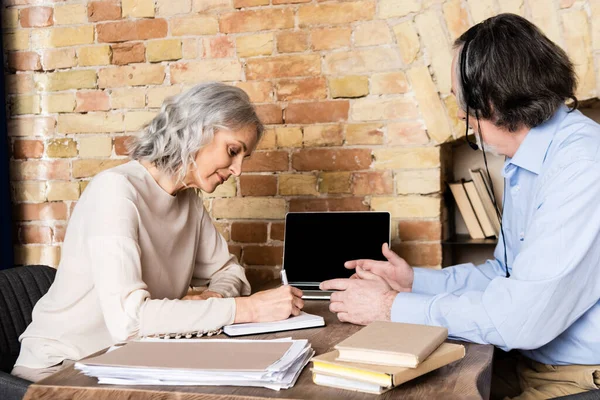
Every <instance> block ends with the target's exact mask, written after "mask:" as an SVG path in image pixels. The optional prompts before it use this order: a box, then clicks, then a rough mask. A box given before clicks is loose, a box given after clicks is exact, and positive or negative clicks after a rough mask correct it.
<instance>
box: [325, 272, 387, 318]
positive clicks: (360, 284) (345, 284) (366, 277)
mask: <svg viewBox="0 0 600 400" xmlns="http://www.w3.org/2000/svg"><path fill="white" fill-rule="evenodd" d="M356 275H357V277H358V279H331V280H329V281H325V282H322V283H321V285H320V286H319V287H320V288H321V289H322V290H339V292H334V293H332V294H331V304H330V305H329V310H331V311H332V312H334V313H337V317H338V319H339V320H340V321H342V322H351V323H353V324H357V325H367V324H369V323H371V322H373V321H389V320H390V312H391V310H392V304H393V303H394V299H395V298H396V295H397V294H398V292H397V291H395V290H393V289H392V288H391V287H390V285H388V284H387V282H386V281H385V280H384V279H383V278H381V277H379V276H377V275H375V274H372V273H371V272H368V271H365V270H363V269H362V268H361V267H357V268H356Z"/></svg>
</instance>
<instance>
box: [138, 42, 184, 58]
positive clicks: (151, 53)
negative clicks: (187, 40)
mask: <svg viewBox="0 0 600 400" xmlns="http://www.w3.org/2000/svg"><path fill="white" fill-rule="evenodd" d="M181 57H182V52H181V40H178V39H170V40H153V41H150V42H147V44H146V58H147V60H148V61H149V62H159V61H166V60H179V59H180V58H181Z"/></svg>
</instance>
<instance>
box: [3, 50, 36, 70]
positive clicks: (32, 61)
mask: <svg viewBox="0 0 600 400" xmlns="http://www.w3.org/2000/svg"><path fill="white" fill-rule="evenodd" d="M8 68H10V69H12V70H15V71H39V70H41V69H42V64H41V62H40V55H39V54H38V53H36V52H35V51H17V52H14V53H9V54H8Z"/></svg>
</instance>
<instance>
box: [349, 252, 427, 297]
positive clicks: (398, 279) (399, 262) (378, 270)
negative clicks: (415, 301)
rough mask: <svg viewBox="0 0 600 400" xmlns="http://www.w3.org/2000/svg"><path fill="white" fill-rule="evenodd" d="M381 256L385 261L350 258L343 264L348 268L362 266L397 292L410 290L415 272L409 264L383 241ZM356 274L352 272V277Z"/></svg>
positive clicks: (356, 276) (354, 277)
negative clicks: (350, 259)
mask: <svg viewBox="0 0 600 400" xmlns="http://www.w3.org/2000/svg"><path fill="white" fill-rule="evenodd" d="M381 252H382V253H383V256H384V257H385V258H387V261H376V260H352V261H346V263H344V266H345V267H346V268H348V269H357V271H358V267H360V268H362V269H363V270H365V271H370V272H372V273H373V274H375V275H378V276H380V277H382V278H383V279H384V280H385V281H386V282H387V284H388V285H390V287H391V288H392V289H394V290H395V291H397V292H410V291H412V285H413V280H414V277H415V273H414V271H413V269H412V267H411V266H410V265H408V263H407V262H406V261H404V259H402V258H401V257H399V256H398V254H396V253H394V252H393V251H392V250H390V248H389V247H388V244H387V243H384V244H383V246H382V249H381ZM358 277H359V276H358V274H353V275H352V276H351V278H352V279H356V278H358Z"/></svg>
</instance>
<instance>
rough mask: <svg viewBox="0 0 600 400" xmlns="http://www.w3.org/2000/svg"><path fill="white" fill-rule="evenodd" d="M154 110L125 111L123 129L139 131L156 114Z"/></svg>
mask: <svg viewBox="0 0 600 400" xmlns="http://www.w3.org/2000/svg"><path fill="white" fill-rule="evenodd" d="M156 114H157V112H154V111H130V112H128V113H125V130H126V131H128V132H132V131H139V130H141V129H142V128H143V127H144V126H146V124H148V123H149V122H150V121H152V119H153V118H154V117H155V116H156Z"/></svg>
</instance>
